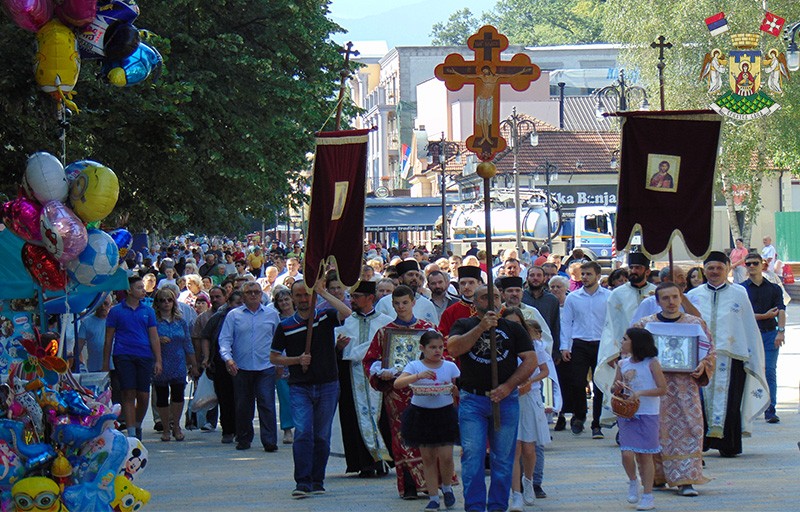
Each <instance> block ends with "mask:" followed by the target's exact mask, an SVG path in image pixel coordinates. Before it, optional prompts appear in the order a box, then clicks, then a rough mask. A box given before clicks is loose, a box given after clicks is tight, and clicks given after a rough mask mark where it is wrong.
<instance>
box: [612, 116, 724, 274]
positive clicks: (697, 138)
mask: <svg viewBox="0 0 800 512" xmlns="http://www.w3.org/2000/svg"><path fill="white" fill-rule="evenodd" d="M616 115H619V116H622V118H623V124H622V151H621V153H622V154H621V166H620V172H619V187H618V192H617V201H618V202H617V229H616V240H617V247H618V248H622V247H627V246H628V245H629V244H630V239H631V236H632V235H634V234H635V233H636V232H637V231H638V232H640V233H641V235H642V246H641V251H642V252H644V253H645V254H646V255H647V256H648V257H650V258H651V259H652V258H654V257H657V256H659V255H661V254H663V253H665V252H666V251H667V250H668V249H669V247H670V244H671V242H672V238H673V237H674V236H676V235H678V234H680V235H681V236H682V237H683V241H684V243H685V244H686V248H687V249H688V250H689V253H691V254H692V255H693V256H694V257H695V258H698V259H703V258H704V257H705V256H706V255H707V254H708V252H709V251H710V250H711V216H712V213H713V202H714V171H715V169H716V164H717V154H718V149H719V137H720V130H721V128H722V117H721V116H719V115H718V114H716V113H715V112H713V111H711V110H695V111H659V112H641V111H640V112H621V113H617V114H616Z"/></svg>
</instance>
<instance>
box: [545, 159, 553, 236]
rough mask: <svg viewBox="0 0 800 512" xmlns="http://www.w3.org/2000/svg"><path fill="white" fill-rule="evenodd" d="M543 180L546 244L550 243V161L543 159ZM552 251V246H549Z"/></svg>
mask: <svg viewBox="0 0 800 512" xmlns="http://www.w3.org/2000/svg"><path fill="white" fill-rule="evenodd" d="M544 165H545V169H544V182H545V185H546V187H547V245H548V246H549V245H550V161H549V160H545V164H544ZM550 250H551V251H552V250H553V248H552V247H550Z"/></svg>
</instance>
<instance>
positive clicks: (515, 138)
mask: <svg viewBox="0 0 800 512" xmlns="http://www.w3.org/2000/svg"><path fill="white" fill-rule="evenodd" d="M500 129H501V130H503V129H506V130H508V131H509V133H510V135H511V136H510V137H509V138H508V145H509V146H510V147H511V154H512V155H513V156H514V163H513V174H514V214H515V220H516V227H517V229H516V235H517V255H521V254H522V205H521V204H520V200H519V170H518V169H517V154H518V153H519V147H520V143H521V141H523V140H524V139H525V138H528V139H529V140H530V145H531V146H534V147H535V146H538V145H539V133H538V132H537V131H536V123H534V122H533V121H531V120H530V119H525V118H524V117H522V116H520V115H519V114H517V107H514V109H513V110H512V112H511V116H510V117H509V118H508V119H504V120H502V121H500ZM548 194H549V191H548ZM548 197H549V196H548ZM548 232H549V231H548Z"/></svg>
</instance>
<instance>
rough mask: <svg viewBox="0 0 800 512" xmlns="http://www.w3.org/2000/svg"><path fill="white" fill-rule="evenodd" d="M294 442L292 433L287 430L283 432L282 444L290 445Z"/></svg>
mask: <svg viewBox="0 0 800 512" xmlns="http://www.w3.org/2000/svg"><path fill="white" fill-rule="evenodd" d="M293 442H294V431H293V430H292V429H290V428H287V429H286V430H284V431H283V444H292V443H293Z"/></svg>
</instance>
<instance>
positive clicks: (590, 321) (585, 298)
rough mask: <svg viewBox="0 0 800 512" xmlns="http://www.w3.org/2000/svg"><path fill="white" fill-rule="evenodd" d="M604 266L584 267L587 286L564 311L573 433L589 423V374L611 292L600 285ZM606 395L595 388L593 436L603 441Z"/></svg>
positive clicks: (593, 263) (563, 333)
mask: <svg viewBox="0 0 800 512" xmlns="http://www.w3.org/2000/svg"><path fill="white" fill-rule="evenodd" d="M600 273H601V268H600V265H599V264H598V263H597V262H596V261H587V262H585V263H582V264H581V282H582V283H583V287H582V288H579V289H578V290H575V291H574V292H572V293H570V294H569V295H567V300H566V302H565V303H564V309H563V310H562V312H561V357H562V358H563V359H564V360H565V361H572V386H571V387H570V389H569V390H568V392H570V393H572V394H573V400H574V408H575V409H574V412H573V415H572V421H571V426H572V433H573V434H575V435H580V434H581V432H583V428H584V426H583V424H584V422H585V421H586V413H587V407H586V395H585V390H586V384H587V381H586V375H587V373H588V371H589V368H591V369H592V372H594V369H595V367H596V366H597V350H598V348H599V345H600V335H601V333H602V330H603V324H604V322H605V317H606V302H607V301H608V297H609V296H610V295H611V292H610V291H608V290H607V289H606V288H603V287H601V286H600ZM602 406H603V393H602V392H601V391H600V390H599V389H597V388H595V390H594V400H593V404H592V437H593V438H596V439H602V438H603V432H602V431H601V430H600V411H601V409H602Z"/></svg>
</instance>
